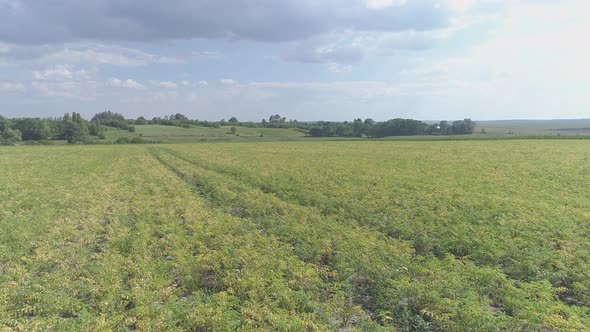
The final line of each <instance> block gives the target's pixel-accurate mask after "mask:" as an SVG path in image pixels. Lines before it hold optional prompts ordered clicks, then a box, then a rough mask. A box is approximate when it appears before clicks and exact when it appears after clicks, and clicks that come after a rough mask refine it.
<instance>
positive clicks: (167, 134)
mask: <svg viewBox="0 0 590 332" xmlns="http://www.w3.org/2000/svg"><path fill="white" fill-rule="evenodd" d="M135 128H136V132H129V131H127V130H120V129H115V128H112V129H111V130H107V131H105V136H106V140H107V141H114V140H116V139H118V138H120V137H129V138H132V137H139V136H140V135H141V137H143V138H144V139H147V140H151V141H158V142H163V143H196V142H207V141H214V142H220V141H221V142H223V141H230V142H233V141H268V140H272V141H277V140H290V139H297V138H302V137H304V136H305V133H304V132H303V131H301V130H298V129H294V128H288V129H282V128H248V127H236V128H237V131H236V133H235V134H234V133H232V131H231V126H225V127H220V128H213V127H190V128H183V127H174V126H163V125H141V126H135Z"/></svg>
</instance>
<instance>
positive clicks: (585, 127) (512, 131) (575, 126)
mask: <svg viewBox="0 0 590 332" xmlns="http://www.w3.org/2000/svg"><path fill="white" fill-rule="evenodd" d="M481 130H484V131H485V132H486V134H488V135H495V136H548V137H551V136H588V135H589V134H590V119H571V120H568V119H562V120H498V121H478V128H477V130H476V132H477V133H480V134H481Z"/></svg>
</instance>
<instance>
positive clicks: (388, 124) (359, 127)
mask: <svg viewBox="0 0 590 332" xmlns="http://www.w3.org/2000/svg"><path fill="white" fill-rule="evenodd" d="M474 129H475V122H473V121H472V120H471V119H464V120H459V121H453V122H449V121H440V122H439V123H434V124H427V123H425V122H422V121H419V120H414V119H391V120H388V121H384V122H376V121H374V120H373V119H365V120H364V121H363V120H362V119H355V120H354V121H352V122H348V121H345V122H327V121H320V122H317V123H316V124H314V125H312V126H311V128H310V129H309V134H310V135H311V136H314V137H387V136H414V135H469V134H473V131H474Z"/></svg>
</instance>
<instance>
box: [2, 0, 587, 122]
mask: <svg viewBox="0 0 590 332" xmlns="http://www.w3.org/2000/svg"><path fill="white" fill-rule="evenodd" d="M589 10H590V2H588V1H587V0H561V1H560V0H505V1H502V0H479V1H477V0H169V1H161V0H85V1H80V0H43V1H40V0H0V114H2V115H4V116H10V117H18V116H40V117H46V116H58V115H61V114H63V113H65V112H72V111H77V112H81V113H82V114H83V115H85V116H87V117H89V116H91V115H92V114H94V113H96V112H99V111H103V110H112V111H115V112H120V113H123V114H124V115H126V116H127V117H137V116H140V115H143V116H146V117H149V118H151V117H153V116H163V115H166V114H170V113H177V112H180V113H184V114H187V115H188V116H189V117H191V118H198V119H207V120H219V119H222V118H226V119H227V118H229V117H231V116H237V117H238V118H239V119H240V120H259V119H261V118H263V117H268V115H270V114H275V113H279V114H281V115H283V116H286V117H287V118H289V119H299V120H320V119H324V120H350V119H353V118H356V117H362V118H366V117H372V118H374V119H377V120H385V119H390V118H394V117H411V118H417V119H423V120H436V119H459V118H464V117H471V118H473V119H477V120H484V119H514V118H536V119H542V118H581V117H586V118H587V117H590V93H589V91H588V87H589V86H590V45H589V44H588V35H589V34H590V20H588V18H587V15H588V12H589Z"/></svg>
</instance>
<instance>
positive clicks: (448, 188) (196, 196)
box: [0, 140, 590, 331]
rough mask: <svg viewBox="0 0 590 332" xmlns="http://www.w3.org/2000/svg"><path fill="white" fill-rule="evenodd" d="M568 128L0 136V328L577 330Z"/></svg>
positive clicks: (578, 179)
mask: <svg viewBox="0 0 590 332" xmlns="http://www.w3.org/2000/svg"><path fill="white" fill-rule="evenodd" d="M588 144H589V143H587V142H586V141H584V140H515V141H440V142H437V141H426V142H402V141H389V142H388V141H359V142H320V141H310V142H265V143H261V142H259V143H240V144H235V143H234V144H228V143H216V144H207V143H204V144H178V145H174V144H171V145H167V144H161V145H137V146H129V145H126V146H114V145H109V146H52V147H51V146H50V147H36V146H32V147H25V146H23V147H1V148H0V171H1V174H2V176H0V327H4V328H7V329H16V330H39V331H42V330H93V329H98V330H131V329H140V330H177V331H182V330H196V331H233V330H245V331H255V330H269V331H271V330H291V331H303V330H308V331H314V330H317V331H332V330H344V331H354V330H357V331H365V330H369V331H392V330H394V331H395V330H399V331H431V330H435V331H436V330H438V331H497V330H508V331H526V330H534V331H538V330H544V331H561V330H576V331H578V330H584V329H586V328H587V326H590V308H589V306H590V276H589V271H590V262H589V257H590V240H588V239H589V235H590V227H589V220H590V193H589V192H588V191H587V187H588V184H589V183H590V163H589V162H590V149H589V145H588Z"/></svg>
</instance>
